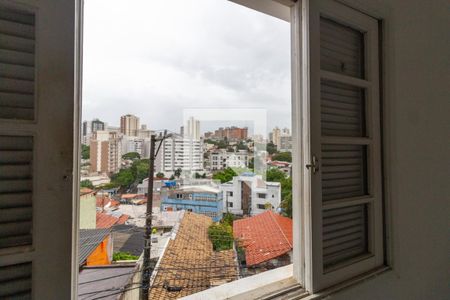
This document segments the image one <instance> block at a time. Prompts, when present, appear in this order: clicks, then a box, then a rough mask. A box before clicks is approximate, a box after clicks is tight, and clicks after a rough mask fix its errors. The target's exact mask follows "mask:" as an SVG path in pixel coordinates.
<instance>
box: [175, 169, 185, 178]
mask: <svg viewBox="0 0 450 300" xmlns="http://www.w3.org/2000/svg"><path fill="white" fill-rule="evenodd" d="M182 172H183V170H181V168H178V169H176V170H175V172H174V173H173V175H175V177H176V178H180V176H181V173H182Z"/></svg>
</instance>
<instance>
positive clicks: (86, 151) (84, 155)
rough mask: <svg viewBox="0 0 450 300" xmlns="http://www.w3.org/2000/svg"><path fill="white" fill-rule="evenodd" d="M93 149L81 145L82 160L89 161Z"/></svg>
mask: <svg viewBox="0 0 450 300" xmlns="http://www.w3.org/2000/svg"><path fill="white" fill-rule="evenodd" d="M90 151H91V148H90V147H89V146H88V145H81V158H82V159H89V157H90Z"/></svg>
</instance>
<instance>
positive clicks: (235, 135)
mask: <svg viewBox="0 0 450 300" xmlns="http://www.w3.org/2000/svg"><path fill="white" fill-rule="evenodd" d="M247 137H248V128H247V127H243V128H240V127H236V126H231V127H225V128H223V127H220V128H218V129H217V130H215V131H214V133H212V132H206V133H205V138H217V139H224V138H227V139H228V140H232V141H238V140H245V139H247Z"/></svg>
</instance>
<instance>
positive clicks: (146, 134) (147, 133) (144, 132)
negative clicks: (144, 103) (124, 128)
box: [137, 124, 153, 139]
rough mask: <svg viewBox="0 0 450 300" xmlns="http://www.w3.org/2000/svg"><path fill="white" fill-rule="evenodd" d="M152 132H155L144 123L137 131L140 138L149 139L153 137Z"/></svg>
mask: <svg viewBox="0 0 450 300" xmlns="http://www.w3.org/2000/svg"><path fill="white" fill-rule="evenodd" d="M152 134H153V131H151V130H150V129H148V128H147V125H145V124H142V125H141V128H140V129H138V131H137V137H139V138H144V139H149V138H151V136H152Z"/></svg>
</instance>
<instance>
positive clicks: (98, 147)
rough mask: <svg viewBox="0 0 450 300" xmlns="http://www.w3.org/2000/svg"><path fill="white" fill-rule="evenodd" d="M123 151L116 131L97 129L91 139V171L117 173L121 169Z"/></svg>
mask: <svg viewBox="0 0 450 300" xmlns="http://www.w3.org/2000/svg"><path fill="white" fill-rule="evenodd" d="M121 160H122V151H121V147H120V140H119V137H118V134H117V133H116V132H108V131H96V132H94V133H93V134H92V138H91V141H90V162H91V167H90V171H91V172H97V173H107V174H111V173H116V172H117V171H119V169H120V164H121Z"/></svg>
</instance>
